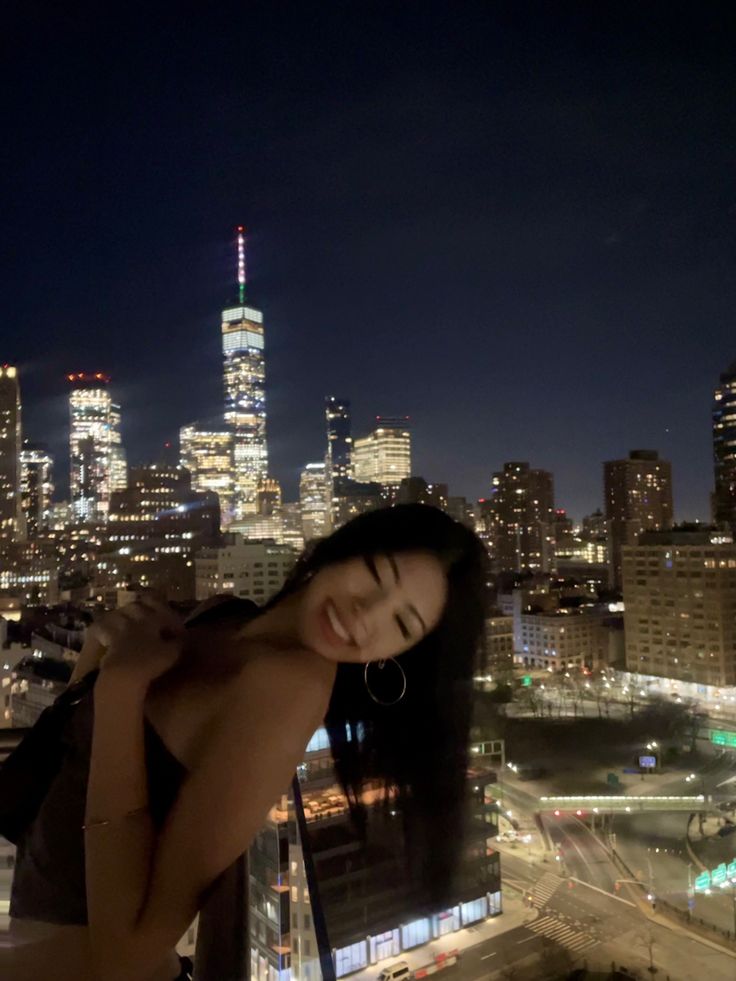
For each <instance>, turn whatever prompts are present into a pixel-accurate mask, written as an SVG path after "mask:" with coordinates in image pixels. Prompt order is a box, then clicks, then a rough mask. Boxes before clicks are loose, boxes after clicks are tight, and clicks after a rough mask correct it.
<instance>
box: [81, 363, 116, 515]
mask: <svg viewBox="0 0 736 981" xmlns="http://www.w3.org/2000/svg"><path fill="white" fill-rule="evenodd" d="M67 377H68V379H69V381H70V382H71V392H70V395H69V414H70V432H69V460H70V489H71V504H72V511H73V514H74V520H75V521H76V522H77V523H78V524H85V523H87V524H90V523H91V524H95V523H102V522H105V521H107V517H108V513H109V510H110V494H111V493H112V491H113V484H115V486H116V487H120V486H121V485H122V486H123V487H124V486H125V483H126V478H125V469H126V468H125V455H124V453H123V450H122V446H121V442H120V429H119V427H120V408H119V406H117V405H115V404H114V403H113V401H112V398H111V397H110V391H109V388H108V386H109V384H110V379H109V378H108V377H107V376H106V375H103V374H101V373H99V372H98V373H97V374H84V373H83V372H79V373H78V374H73V375H68V376H67Z"/></svg>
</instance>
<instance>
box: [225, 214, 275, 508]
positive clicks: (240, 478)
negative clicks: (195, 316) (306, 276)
mask: <svg viewBox="0 0 736 981" xmlns="http://www.w3.org/2000/svg"><path fill="white" fill-rule="evenodd" d="M237 248H238V304H237V306H233V307H229V308H227V309H225V310H223V311H222V355H223V360H224V381H225V422H226V424H227V425H228V427H229V428H230V429H231V430H232V434H233V500H232V511H233V517H234V518H235V519H236V520H237V519H238V518H242V517H244V516H245V515H248V514H256V513H257V508H258V504H257V499H256V498H257V492H258V485H259V483H260V482H261V481H262V480H264V479H265V478H266V477H267V476H268V453H267V449H266V390H265V385H266V363H265V353H264V347H265V344H264V334H263V313H262V312H261V311H260V310H257V309H256V308H255V307H253V306H250V305H248V306H246V303H245V279H246V277H245V229H244V228H243V227H242V225H239V226H238V228H237Z"/></svg>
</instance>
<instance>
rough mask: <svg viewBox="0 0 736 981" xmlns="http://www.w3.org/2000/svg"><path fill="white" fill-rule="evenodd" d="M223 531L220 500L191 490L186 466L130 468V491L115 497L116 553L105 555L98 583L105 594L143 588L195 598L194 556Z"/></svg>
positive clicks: (109, 541)
mask: <svg viewBox="0 0 736 981" xmlns="http://www.w3.org/2000/svg"><path fill="white" fill-rule="evenodd" d="M219 530H220V514H219V504H218V500H217V497H216V495H215V494H213V493H211V492H207V491H195V490H192V485H191V478H190V475H189V472H188V471H187V470H185V469H184V468H183V467H180V466H176V465H172V464H164V463H152V464H148V465H147V466H140V467H131V468H130V481H129V485H128V487H127V488H126V489H125V490H123V491H114V492H113V493H112V495H111V500H110V514H109V520H108V524H107V534H106V545H108V546H110V547H111V549H112V550H114V551H106V552H104V553H101V554H100V556H99V558H98V561H97V564H96V572H97V578H96V582H98V583H99V586H100V589H101V590H103V591H104V590H106V589H120V588H124V587H129V586H136V585H142V586H146V587H150V588H155V589H158V590H160V591H161V592H162V593H164V595H166V597H167V598H168V599H172V600H187V599H194V596H195V570H194V552H195V551H196V549H197V548H199V547H200V546H203V545H210V544H213V543H214V542H216V541H217V537H218V535H219Z"/></svg>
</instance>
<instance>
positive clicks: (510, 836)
mask: <svg viewBox="0 0 736 981" xmlns="http://www.w3.org/2000/svg"><path fill="white" fill-rule="evenodd" d="M518 837H519V836H518V835H517V833H516V832H515V831H502V832H501V833H500V834H498V835H496V841H516V839H517V838H518Z"/></svg>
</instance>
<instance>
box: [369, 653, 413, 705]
mask: <svg viewBox="0 0 736 981" xmlns="http://www.w3.org/2000/svg"><path fill="white" fill-rule="evenodd" d="M388 660H389V661H391V663H392V664H395V665H396V667H397V668H398V669H399V671H400V672H401V694H400V695H399V697H398V698H395V699H394V700H393V701H392V702H384V701H382V700H381V699H380V698H376V696H375V695H374V694H373V692H372V691H371V686H370V685H369V684H368V668H369V667H370V666H371V664H377V665H378V670H379V671H383V669H384V667H385V666H386V661H385V660H384V661H368V662H367V663H366V666H365V671H364V672H363V678H364V680H365V687H366V690H367V692H368V694H369V695H370V697H371V698H372V699H373V701H374V702H375V703H376V705H396V704H397V703H398V702H400V701H401V699H402V698H403V697H404V695H405V694H406V674H405V673H404V669H403V668H402V667H401V665H400V664H399V662H398V661H397V660H396V658H395V657H390V658H389V659H388Z"/></svg>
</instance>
